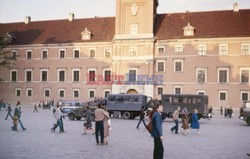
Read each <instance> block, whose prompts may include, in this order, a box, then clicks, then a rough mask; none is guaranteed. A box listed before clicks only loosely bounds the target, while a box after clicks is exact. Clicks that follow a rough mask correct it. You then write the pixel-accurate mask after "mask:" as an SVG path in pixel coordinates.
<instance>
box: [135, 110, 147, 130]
mask: <svg viewBox="0 0 250 159" xmlns="http://www.w3.org/2000/svg"><path fill="white" fill-rule="evenodd" d="M144 111H145V109H144V106H142V108H141V110H140V120H139V122H138V124H137V127H136V128H137V129H139V126H140V124H141V122H143V124H144V126H145V127H146V123H145V120H144V118H145V113H144Z"/></svg>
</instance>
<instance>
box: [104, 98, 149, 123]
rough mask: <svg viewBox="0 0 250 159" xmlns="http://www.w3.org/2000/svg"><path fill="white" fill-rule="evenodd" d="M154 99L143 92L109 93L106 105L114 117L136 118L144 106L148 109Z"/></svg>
mask: <svg viewBox="0 0 250 159" xmlns="http://www.w3.org/2000/svg"><path fill="white" fill-rule="evenodd" d="M152 101H153V100H152V98H151V97H147V96H146V95H142V94H109V95H108V96H107V100H106V106H107V110H108V112H109V113H110V115H111V116H112V117H116V118H117V117H121V118H124V119H134V118H136V117H137V116H139V115H140V110H141V108H142V106H144V109H145V111H147V110H148V108H150V107H151V105H152V103H153V102H152Z"/></svg>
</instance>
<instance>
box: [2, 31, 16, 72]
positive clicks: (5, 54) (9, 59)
mask: <svg viewBox="0 0 250 159" xmlns="http://www.w3.org/2000/svg"><path fill="white" fill-rule="evenodd" d="M12 39H13V37H12V36H11V35H10V34H9V33H6V34H3V35H0V69H1V68H3V67H10V65H11V64H12V63H13V61H14V60H15V59H16V57H14V56H12V55H11V52H10V51H8V50H6V49H5V48H7V47H8V45H9V44H10V43H11V41H12Z"/></svg>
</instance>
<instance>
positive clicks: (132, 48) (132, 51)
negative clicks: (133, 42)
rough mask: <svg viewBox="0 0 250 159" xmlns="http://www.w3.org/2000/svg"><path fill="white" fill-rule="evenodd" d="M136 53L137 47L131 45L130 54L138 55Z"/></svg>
mask: <svg viewBox="0 0 250 159" xmlns="http://www.w3.org/2000/svg"><path fill="white" fill-rule="evenodd" d="M136 54H137V47H135V46H132V47H129V56H136Z"/></svg>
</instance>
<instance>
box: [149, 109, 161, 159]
mask: <svg viewBox="0 0 250 159" xmlns="http://www.w3.org/2000/svg"><path fill="white" fill-rule="evenodd" d="M162 111H163V106H162V105H156V111H155V112H154V114H153V116H152V132H151V136H152V137H153V138H154V153H153V159H163V154H164V147H163V143H162V140H163V131H162V115H161V113H162Z"/></svg>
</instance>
